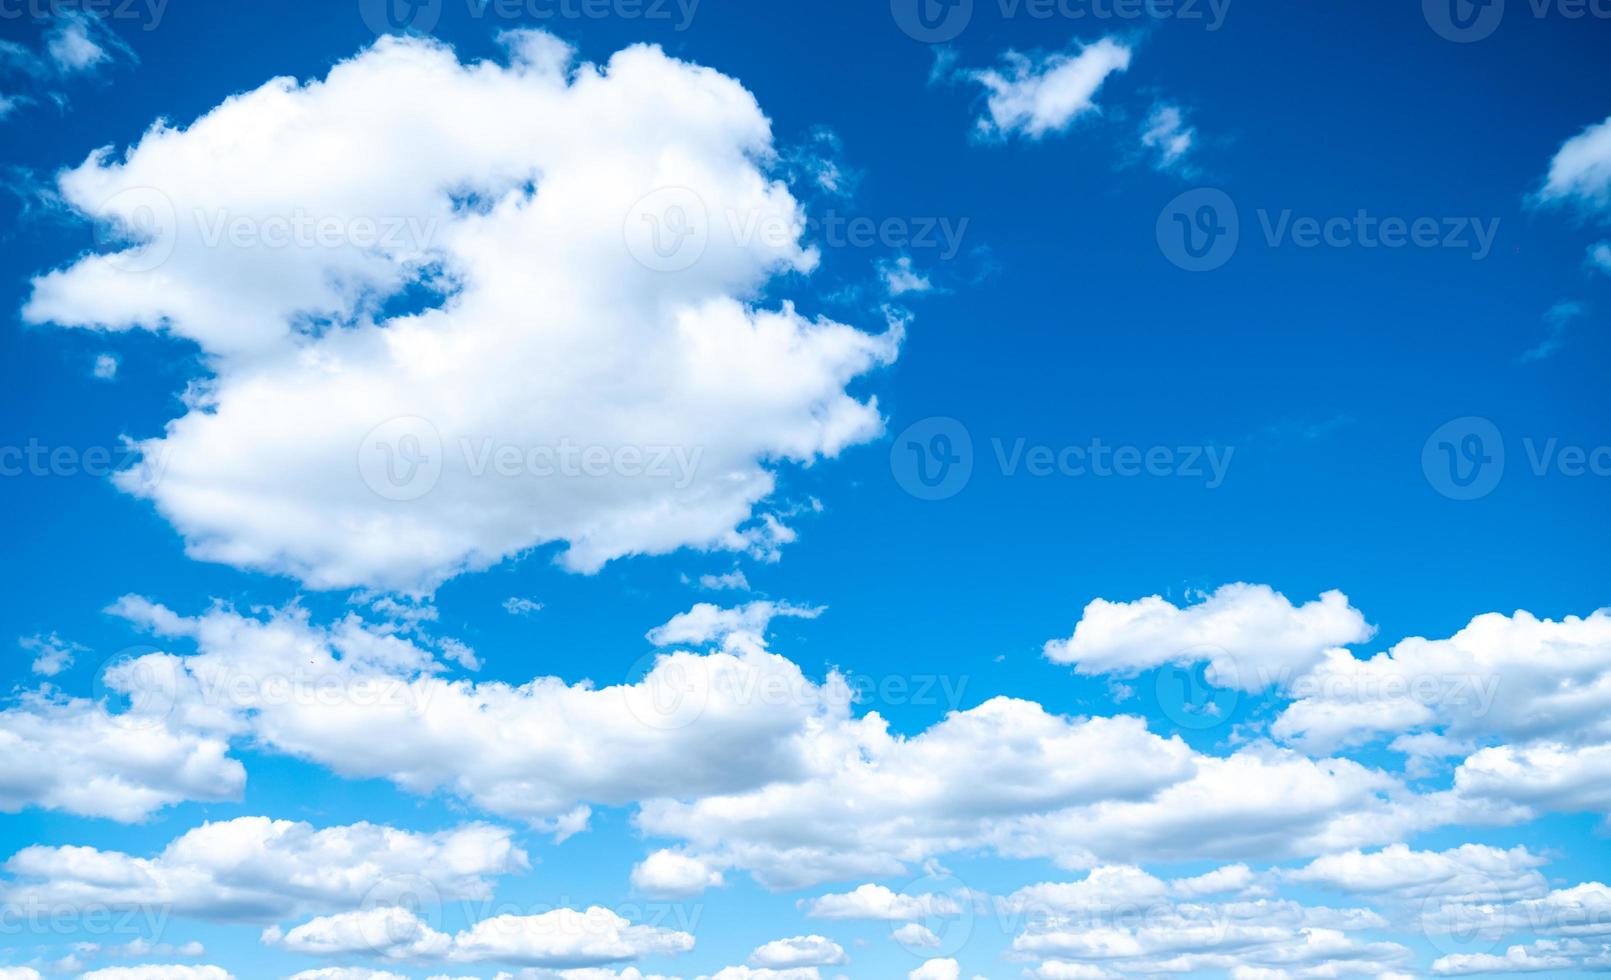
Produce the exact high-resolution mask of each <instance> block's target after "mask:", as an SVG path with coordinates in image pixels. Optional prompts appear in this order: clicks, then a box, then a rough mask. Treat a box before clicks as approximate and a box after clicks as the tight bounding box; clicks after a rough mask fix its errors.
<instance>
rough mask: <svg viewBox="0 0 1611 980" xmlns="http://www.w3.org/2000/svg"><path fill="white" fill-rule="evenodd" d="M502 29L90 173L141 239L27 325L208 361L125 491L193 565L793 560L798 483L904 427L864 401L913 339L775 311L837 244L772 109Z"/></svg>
mask: <svg viewBox="0 0 1611 980" xmlns="http://www.w3.org/2000/svg"><path fill="white" fill-rule="evenodd" d="M505 41H506V43H507V46H508V48H509V57H508V63H507V64H495V63H487V62H481V63H474V64H463V63H461V62H460V61H459V60H458V59H457V58H456V56H455V55H454V53H453V52H452V51H451V50H450V49H448V48H446V47H445V46H442V45H440V44H437V43H434V42H430V41H426V40H420V39H401V38H388V39H384V40H382V41H380V42H379V43H377V44H376V45H375V46H373V47H371V48H369V49H368V50H366V51H364V52H362V53H360V54H359V55H357V56H356V57H354V58H352V59H351V60H348V61H346V62H343V63H341V64H339V65H337V66H335V67H334V68H333V69H332V70H331V71H330V73H329V75H328V77H327V78H325V79H324V80H322V81H310V82H307V83H298V82H297V81H295V80H293V79H289V78H280V79H275V80H273V81H270V82H268V83H267V84H265V85H264V86H262V87H261V88H259V89H256V90H254V91H251V92H247V93H244V94H241V95H237V96H234V97H232V98H230V99H227V100H225V101H224V102H223V103H222V104H220V105H219V106H217V107H216V108H214V109H213V110H212V111H210V112H209V113H207V114H206V115H204V116H203V117H201V118H200V119H198V120H196V121H195V122H193V123H192V124H190V125H189V126H185V127H179V128H176V127H172V126H169V125H167V124H165V123H162V124H158V125H156V126H154V127H153V128H152V129H151V130H150V131H148V132H147V133H146V134H145V136H144V137H142V138H141V139H140V140H139V142H138V143H136V144H135V145H134V146H133V147H131V148H130V149H129V150H128V151H127V152H126V153H125V154H124V155H123V156H122V157H121V158H117V157H115V156H114V155H113V153H112V152H111V150H110V149H106V150H102V151H99V152H97V153H96V154H94V155H92V156H91V157H90V158H89V159H88V160H87V161H86V162H85V163H84V164H83V165H81V166H79V167H78V168H76V169H73V170H70V171H67V172H65V173H64V174H62V176H61V178H60V187H61V192H62V194H63V196H64V198H65V199H66V200H67V201H68V202H69V203H70V204H71V205H72V206H73V207H75V208H76V209H78V210H79V211H81V212H83V213H84V214H85V215H87V216H89V217H91V218H93V219H95V220H97V221H99V222H101V223H103V224H104V225H106V226H108V227H110V228H113V229H119V230H121V231H123V232H125V233H126V237H128V239H129V240H128V241H123V240H121V239H120V244H119V245H117V246H115V247H114V249H113V250H111V251H106V252H101V253H97V254H91V255H88V256H85V257H83V258H81V259H80V260H79V261H77V262H75V263H73V264H72V265H70V266H68V267H66V268H63V269H59V270H56V271H53V272H50V273H48V274H45V275H43V276H41V277H39V278H37V279H36V280H35V281H34V284H33V293H32V296H31V298H30V300H29V302H28V304H27V305H26V307H25V310H24V315H25V317H26V318H27V319H29V320H31V321H34V322H55V323H58V324H62V325H68V326H78V327H89V328H99V329H108V330H125V329H134V328H144V329H160V330H165V331H167V332H169V333H171V334H173V335H176V336H179V337H183V338H187V339H189V340H192V341H194V342H196V343H197V344H199V345H200V347H201V350H202V352H203V353H204V355H205V356H206V363H207V365H208V367H209V369H210V371H211V372H212V376H211V377H210V378H209V379H208V380H207V381H206V382H205V383H204V384H200V385H198V386H196V387H195V388H194V389H193V390H192V391H191V392H190V393H189V395H188V399H187V409H188V410H187V412H186V413H185V414H184V415H182V416H181V417H179V418H176V419H174V420H173V421H172V422H170V423H169V425H168V427H167V431H166V432H165V433H164V434H163V435H162V436H160V437H157V438H152V439H147V440H145V441H143V442H141V443H140V448H141V449H142V450H143V451H144V453H145V454H146V458H147V460H148V461H151V463H152V465H150V466H148V467H147V468H145V469H144V470H142V471H141V472H140V473H139V474H135V473H132V472H131V473H129V474H126V475H125V476H124V477H123V478H122V480H121V481H120V482H121V485H122V486H123V487H124V489H126V490H128V491H130V492H133V493H136V494H140V495H143V496H146V497H149V498H150V499H152V500H153V501H154V502H155V504H156V506H157V508H158V509H159V510H160V511H161V513H162V514H163V515H164V516H166V517H167V518H168V519H169V520H170V521H171V522H172V523H173V524H174V525H175V526H176V527H177V528H178V529H179V530H180V531H181V532H182V533H183V534H184V536H185V539H186V542H187V545H188V548H189V550H190V552H191V553H192V554H193V555H195V556H196V557H200V558H204V559H209V560H215V561H222V562H228V563H230V564H234V565H237V566H243V567H250V568H257V569H264V570H269V571H274V572H282V573H288V574H291V575H294V576H296V577H299V578H300V579H302V580H303V581H305V582H306V583H308V584H310V585H313V586H315V587H321V588H329V587H346V586H353V585H372V586H378V587H383V588H391V589H398V590H408V591H418V590H424V589H429V588H431V587H433V586H434V585H435V584H437V583H438V582H440V581H441V580H442V579H444V578H446V577H448V576H451V575H452V574H454V573H456V572H458V571H460V570H463V569H467V568H480V567H485V566H487V565H490V564H492V563H494V562H496V561H498V560H500V559H503V558H505V557H508V556H511V555H516V554H519V553H521V552H524V551H526V550H528V549H531V548H533V547H536V546H539V545H543V544H547V543H556V542H557V543H563V544H564V545H565V548H564V549H563V551H562V553H561V554H560V561H561V562H562V563H563V564H564V565H565V566H567V567H569V568H571V569H575V570H580V571H589V570H593V569H596V568H598V567H599V566H600V565H601V564H603V563H604V562H606V561H609V560H611V559H613V558H616V557H620V556H624V555H630V554H638V553H664V552H668V551H672V550H675V549H678V548H682V547H694V548H703V549H718V548H719V549H733V550H744V549H749V550H759V551H762V552H767V551H769V550H770V549H771V547H772V546H773V544H774V543H775V541H776V540H777V538H778V536H779V535H780V534H782V535H783V536H785V537H786V536H787V532H786V531H780V529H779V526H778V525H777V523H776V520H775V518H774V517H773V515H771V514H770V513H767V512H764V511H761V512H758V511H757V506H758V505H759V504H760V503H761V501H763V500H764V499H765V498H766V497H767V496H768V495H769V494H771V493H772V492H773V490H774V486H775V479H776V476H775V470H774V469H773V468H772V467H773V466H775V465H776V464H778V463H779V462H781V461H792V462H796V463H801V464H809V463H811V462H813V461H815V460H817V459H819V458H822V457H831V456H834V455H836V454H837V453H839V452H840V451H841V450H842V449H844V448H845V447H846V446H848V445H851V444H854V443H856V442H859V441H863V440H866V439H869V438H872V437H874V436H876V435H877V434H878V433H879V432H880V431H881V430H882V420H881V418H880V416H879V413H878V411H877V407H876V405H875V403H874V402H873V400H871V399H870V398H869V399H865V400H864V399H862V398H859V397H857V396H855V395H852V394H850V393H849V392H847V390H846V387H847V385H849V384H850V383H852V382H853V381H854V380H855V379H856V378H857V377H859V376H861V375H863V374H865V373H866V372H868V371H869V370H871V369H872V368H874V367H876V366H878V365H880V364H883V363H887V362H888V361H890V360H891V359H893V358H894V356H895V354H896V351H897V347H898V345H899V340H900V330H899V328H898V327H891V328H889V329H883V330H882V332H880V333H877V334H873V333H868V332H863V331H861V330H858V329H855V328H853V327H850V326H847V325H844V324H841V323H835V322H831V321H827V320H820V319H819V320H814V319H810V318H807V317H806V316H804V315H802V314H800V313H798V312H797V311H796V309H795V307H794V306H793V304H791V303H788V302H786V301H785V302H781V303H780V304H779V305H776V306H770V305H763V304H761V303H760V301H759V298H758V297H759V293H760V291H761V290H762V289H763V288H764V287H766V286H767V285H768V283H770V282H772V281H773V280H774V279H775V278H776V277H779V276H782V275H785V274H790V273H807V272H809V271H810V270H811V269H812V268H813V266H814V265H815V264H816V254H815V252H814V251H812V250H811V249H809V248H806V247H804V246H803V245H802V242H801V234H802V231H803V229H804V214H803V212H802V210H801V207H800V205H799V204H798V202H797V201H796V200H795V199H794V198H793V196H792V195H791V194H790V193H789V190H788V188H787V187H786V186H785V185H784V184H783V183H781V182H779V181H775V180H772V179H771V178H770V177H769V176H768V169H769V167H770V164H771V161H772V160H773V156H774V154H773V150H772V138H771V130H770V124H769V122H768V120H767V118H766V117H765V116H764V115H763V114H762V112H761V109H760V107H759V106H758V105H757V104H756V102H755V99H754V98H753V97H752V96H751V95H750V94H749V92H747V91H746V90H745V89H744V88H743V87H742V86H741V85H740V84H739V83H738V82H736V81H734V80H733V79H730V78H727V77H725V76H723V75H721V74H719V73H717V72H714V71H711V70H709V69H705V68H701V67H698V66H695V65H690V64H686V63H683V62H680V61H677V60H675V59H672V58H670V57H667V56H666V55H665V54H664V53H662V52H661V51H660V50H659V49H658V48H653V47H644V46H638V47H632V48H628V49H626V50H623V51H621V52H619V53H617V54H616V55H615V56H614V57H612V58H611V59H610V60H609V62H608V64H607V65H604V66H594V65H591V64H588V65H580V66H573V65H572V64H571V54H572V52H571V51H570V50H569V49H568V48H567V47H565V45H563V44H562V43H561V42H559V41H557V40H556V39H554V38H553V37H551V36H549V35H546V34H542V33H533V32H517V33H513V34H510V35H507V36H506V37H505ZM657 236H658V237H657ZM657 247H658V250H657ZM398 296H404V297H405V299H404V300H394V301H393V302H392V303H391V305H390V306H387V305H386V304H387V301H388V300H389V299H391V298H394V297H398ZM432 296H439V297H441V298H440V302H439V303H437V302H435V300H432V299H430V298H429V297H432ZM422 297H424V298H422ZM399 304H401V305H399ZM397 310H403V311H405V312H403V313H401V314H398V315H388V314H389V313H393V312H395V311H397ZM377 427H379V428H378V429H377ZM388 465H390V468H388Z"/></svg>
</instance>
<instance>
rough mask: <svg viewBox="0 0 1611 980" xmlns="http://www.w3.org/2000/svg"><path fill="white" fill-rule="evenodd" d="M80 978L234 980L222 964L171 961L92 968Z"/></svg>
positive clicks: (83, 979) (100, 979) (109, 979)
mask: <svg viewBox="0 0 1611 980" xmlns="http://www.w3.org/2000/svg"><path fill="white" fill-rule="evenodd" d="M79 980H234V978H233V976H232V975H231V974H230V972H229V971H228V970H225V969H224V968H223V967H220V966H186V965H184V964H182V963H169V964H164V965H162V966H109V967H106V968H104V969H100V970H91V971H89V972H88V973H86V974H84V975H83V976H82V977H80V978H79Z"/></svg>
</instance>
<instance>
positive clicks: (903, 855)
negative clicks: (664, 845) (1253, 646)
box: [638, 697, 1194, 888]
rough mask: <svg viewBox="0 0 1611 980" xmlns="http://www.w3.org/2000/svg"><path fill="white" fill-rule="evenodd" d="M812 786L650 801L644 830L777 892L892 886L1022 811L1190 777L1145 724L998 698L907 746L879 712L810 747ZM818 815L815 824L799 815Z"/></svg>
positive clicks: (1171, 745) (642, 817)
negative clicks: (887, 880) (826, 884)
mask: <svg viewBox="0 0 1611 980" xmlns="http://www.w3.org/2000/svg"><path fill="white" fill-rule="evenodd" d="M813 755H814V759H813V766H812V770H811V771H810V772H809V773H807V774H804V775H805V776H807V777H808V778H801V779H796V780H793V781H787V782H786V781H782V780H779V781H775V782H773V783H771V784H770V785H768V786H765V787H764V788H761V789H758V790H754V791H750V792H746V793H739V794H724V795H711V796H708V797H705V798H702V799H699V800H693V801H684V800H670V799H659V800H649V801H645V802H644V803H643V805H642V807H641V808H640V811H639V816H638V823H639V825H640V826H641V827H642V828H643V829H644V830H645V831H647V832H648V833H650V834H653V835H656V836H665V837H676V838H681V839H683V840H685V841H689V842H691V844H692V846H693V847H694V848H695V849H696V850H698V851H700V852H702V853H706V854H711V855H716V856H717V857H718V858H719V859H720V860H721V861H722V862H723V863H727V864H731V865H736V866H741V867H744V868H746V869H748V870H749V871H750V872H751V873H752V874H754V875H755V876H756V877H757V878H758V879H759V880H760V881H761V882H762V883H763V884H766V885H768V886H769V887H777V888H787V887H800V886H803V885H809V884H814V883H816V882H820V881H828V880H834V879H843V878H847V877H851V876H853V875H891V874H898V873H901V872H903V871H904V869H905V867H906V866H907V864H909V863H911V862H917V861H922V860H924V859H925V858H928V857H931V856H933V855H935V854H938V853H942V852H946V851H951V850H957V849H961V848H965V847H976V846H981V845H985V844H988V843H990V842H991V841H992V840H993V839H994V838H995V837H996V836H997V835H998V831H999V828H1000V827H1001V826H1003V825H1004V824H1006V823H1010V822H1011V821H1012V820H1013V819H1014V818H1019V817H1021V816H1022V815H1024V814H1033V813H1046V812H1057V811H1062V810H1064V809H1066V808H1069V807H1074V806H1077V805H1080V804H1086V803H1094V801H1117V800H1127V799H1144V798H1146V797H1149V796H1151V795H1152V794H1153V793H1155V792H1157V791H1159V790H1160V789H1161V788H1163V787H1165V786H1168V785H1170V784H1172V783H1176V782H1178V781H1180V780H1183V779H1185V778H1186V777H1188V776H1189V775H1190V774H1191V772H1192V770H1193V765H1194V763H1193V758H1192V753H1191V751H1190V750H1189V749H1188V748H1187V747H1186V745H1185V744H1184V743H1183V742H1181V741H1180V740H1179V739H1163V738H1160V737H1159V736H1157V735H1154V734H1152V733H1151V732H1149V731H1147V728H1146V724H1145V723H1144V722H1143V721H1142V720H1141V719H1139V718H1133V717H1116V718H1082V719H1071V718H1065V717H1060V716H1057V715H1053V714H1051V713H1049V712H1047V711H1046V710H1045V709H1043V708H1042V707H1041V706H1040V705H1038V704H1035V703H1034V702H1029V701H1019V700H1014V699H1011V698H999V697H998V698H993V699H991V700H989V701H986V702H985V703H983V704H981V705H979V706H977V707H975V708H971V709H969V710H967V711H956V712H952V713H950V714H949V715H947V716H946V717H945V718H944V719H943V720H942V721H940V722H938V723H936V724H935V725H933V726H931V727H930V728H928V729H927V730H925V731H923V732H921V733H919V734H917V735H913V736H910V737H907V736H902V735H897V734H893V733H891V732H890V731H889V730H888V724H887V722H886V721H885V720H884V719H883V718H882V717H880V716H878V715H877V714H868V715H865V716H863V717H862V718H859V719H856V720H854V721H845V722H843V723H841V724H838V725H836V726H835V727H834V728H833V729H832V730H829V731H825V732H823V733H822V735H821V736H820V737H819V738H818V739H817V741H816V743H815V744H814V745H813ZM800 813H810V814H812V815H813V816H812V819H811V820H809V821H801V820H799V819H797V818H796V817H794V816H791V815H797V814H800Z"/></svg>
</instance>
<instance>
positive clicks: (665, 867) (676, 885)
mask: <svg viewBox="0 0 1611 980" xmlns="http://www.w3.org/2000/svg"><path fill="white" fill-rule="evenodd" d="M723 884H724V882H723V880H722V872H721V870H720V869H719V868H713V867H711V866H710V864H709V863H708V862H706V861H704V860H702V859H700V858H696V857H690V856H689V855H687V854H679V853H678V852H676V851H668V850H659V851H655V852H654V853H653V854H650V855H649V856H648V857H646V858H644V859H643V860H642V861H641V862H639V863H638V865H637V866H636V867H634V868H633V869H632V887H633V888H636V889H637V890H638V891H640V892H642V893H643V894H645V895H648V896H650V897H652V898H686V897H688V896H690V895H698V894H700V893H701V892H703V891H705V890H706V889H708V888H720V887H721V886H722V885H723Z"/></svg>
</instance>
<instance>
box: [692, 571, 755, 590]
mask: <svg viewBox="0 0 1611 980" xmlns="http://www.w3.org/2000/svg"><path fill="white" fill-rule="evenodd" d="M699 587H700V588H701V589H709V590H710V591H712V592H720V591H722V590H724V589H734V590H736V591H739V592H748V591H750V580H749V579H748V578H746V577H745V576H744V572H743V570H742V569H738V568H735V569H733V570H732V571H730V572H724V573H722V574H721V575H713V574H709V573H707V574H705V575H701V576H699Z"/></svg>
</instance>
